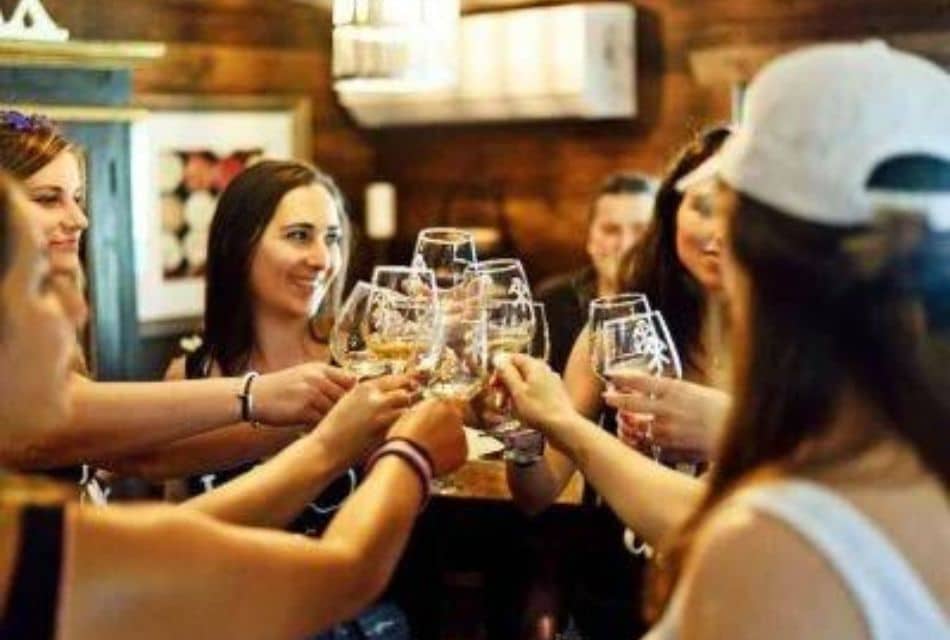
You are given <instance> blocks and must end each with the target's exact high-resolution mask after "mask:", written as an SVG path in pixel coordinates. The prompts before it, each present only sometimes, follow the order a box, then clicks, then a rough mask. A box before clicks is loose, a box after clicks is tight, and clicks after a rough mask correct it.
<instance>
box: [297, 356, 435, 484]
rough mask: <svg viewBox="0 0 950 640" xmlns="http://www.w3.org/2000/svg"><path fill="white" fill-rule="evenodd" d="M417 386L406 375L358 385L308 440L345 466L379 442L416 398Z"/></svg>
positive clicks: (335, 407)
mask: <svg viewBox="0 0 950 640" xmlns="http://www.w3.org/2000/svg"><path fill="white" fill-rule="evenodd" d="M418 388H419V385H418V383H417V382H416V381H415V379H414V378H413V377H411V376H407V375H393V376H383V377H381V378H376V379H374V380H367V381H365V382H361V383H359V384H358V385H356V386H355V387H353V389H351V390H350V391H349V392H347V393H346V394H345V395H344V396H343V397H342V398H340V400H339V401H338V402H337V403H336V405H335V406H334V407H333V408H332V409H331V410H330V412H329V413H328V414H327V415H326V417H325V418H323V420H321V421H320V424H318V425H317V428H316V429H314V431H313V433H312V434H311V436H308V437H314V438H318V439H319V440H321V441H322V442H324V443H325V445H326V447H327V450H328V451H329V452H330V453H331V454H332V455H334V456H337V457H338V459H339V460H340V462H341V464H343V465H346V466H348V465H349V464H351V463H353V462H355V461H356V460H359V459H360V458H362V457H363V456H364V455H365V454H367V453H368V452H369V451H371V450H372V449H374V448H375V447H376V446H378V445H379V443H380V442H382V439H383V437H384V436H385V435H386V430H387V429H389V427H390V426H391V425H392V424H393V423H394V422H395V421H396V420H397V419H399V417H400V416H402V415H403V414H404V413H405V412H406V410H407V409H408V408H409V407H410V406H411V405H412V403H413V402H415V400H416V398H417V397H418Z"/></svg>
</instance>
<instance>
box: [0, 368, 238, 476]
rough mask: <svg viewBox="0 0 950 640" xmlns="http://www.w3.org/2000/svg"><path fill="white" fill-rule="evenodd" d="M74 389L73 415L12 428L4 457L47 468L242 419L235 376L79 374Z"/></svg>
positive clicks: (15, 462)
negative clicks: (51, 424) (154, 378)
mask: <svg viewBox="0 0 950 640" xmlns="http://www.w3.org/2000/svg"><path fill="white" fill-rule="evenodd" d="M69 392H70V395H71V400H72V404H73V415H72V418H71V420H70V421H69V422H68V423H65V424H62V425H58V426H56V427H55V428H51V429H46V430H36V431H35V432H29V431H27V430H23V431H22V432H16V433H15V434H12V433H11V434H10V435H11V437H10V438H9V439H8V440H7V441H6V442H4V443H3V447H2V449H3V454H2V455H3V459H4V462H6V463H7V464H8V465H11V466H15V467H18V468H24V469H42V468H49V467H56V466H65V465H70V464H77V463H81V462H88V461H90V460H101V459H108V458H116V457H121V456H124V455H127V454H129V453H131V452H137V451H141V450H143V449H148V448H149V447H154V446H157V445H160V444H163V443H166V442H171V441H174V440H178V439H180V438H184V437H187V436H192V435H195V434H199V433H203V432H205V431H208V430H211V429H214V428H216V427H221V426H224V425H226V424H230V423H232V422H235V421H237V420H239V419H240V406H239V403H238V400H237V398H236V395H235V393H236V385H235V381H234V380H233V379H230V378H213V379H207V380H189V381H175V382H128V383H127V382H115V383H113V382H93V381H90V380H86V379H84V378H81V377H80V376H74V377H73V379H72V380H71V381H70V384H69Z"/></svg>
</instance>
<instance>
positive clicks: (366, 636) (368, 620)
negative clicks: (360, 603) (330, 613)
mask: <svg viewBox="0 0 950 640" xmlns="http://www.w3.org/2000/svg"><path fill="white" fill-rule="evenodd" d="M310 640H412V635H411V634H410V633H409V622H408V621H407V620H406V616H405V614H404V613H403V612H402V610H401V609H400V608H399V607H397V606H396V605H394V604H391V603H388V602H384V603H380V604H376V605H374V606H372V607H370V608H369V609H367V610H366V611H364V612H363V613H361V614H360V615H359V617H358V618H356V620H351V621H349V622H345V623H343V624H338V625H336V626H335V627H333V628H332V629H329V630H327V631H324V632H323V633H321V634H320V635H318V636H316V637H314V638H311V639H310Z"/></svg>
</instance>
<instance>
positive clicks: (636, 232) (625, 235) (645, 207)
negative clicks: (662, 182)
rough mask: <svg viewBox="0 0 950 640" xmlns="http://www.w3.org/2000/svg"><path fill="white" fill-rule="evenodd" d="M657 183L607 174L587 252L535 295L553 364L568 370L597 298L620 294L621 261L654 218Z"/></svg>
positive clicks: (648, 178) (643, 177)
mask: <svg viewBox="0 0 950 640" xmlns="http://www.w3.org/2000/svg"><path fill="white" fill-rule="evenodd" d="M655 194H656V181H655V180H654V178H653V177H651V176H648V175H646V174H642V173H637V172H633V171H630V172H621V173H615V174H613V175H611V176H609V177H608V178H607V179H606V180H604V182H603V184H601V186H600V188H599V189H598V190H597V194H596V195H595V196H594V200H593V202H591V205H590V211H589V213H588V218H587V219H588V225H587V247H586V249H587V256H588V257H589V258H590V261H589V263H588V264H587V265H585V266H584V267H583V268H581V269H580V270H578V271H574V272H571V273H567V274H562V275H558V276H554V277H553V278H550V279H549V280H547V281H545V282H543V283H541V284H540V285H539V286H538V288H537V295H536V298H537V299H538V300H539V301H540V302H543V303H544V305H545V309H546V311H547V317H548V323H549V326H550V332H551V366H552V367H553V368H554V370H555V371H564V367H565V365H566V364H567V358H568V356H569V355H570V353H571V347H573V346H574V341H575V340H576V339H577V334H579V333H580V331H581V328H583V326H584V323H585V322H587V307H588V305H589V304H590V301H591V300H593V299H594V298H599V297H602V296H609V295H614V294H616V293H620V291H621V289H622V283H621V282H620V265H621V261H622V259H623V256H624V255H626V254H627V252H628V251H630V249H631V248H632V247H633V246H634V244H635V243H636V242H637V240H638V239H639V238H640V236H641V235H642V234H643V232H644V231H645V230H646V228H647V226H648V225H649V224H650V219H651V218H652V216H653V203H654V197H655Z"/></svg>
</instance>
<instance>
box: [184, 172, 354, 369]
mask: <svg viewBox="0 0 950 640" xmlns="http://www.w3.org/2000/svg"><path fill="white" fill-rule="evenodd" d="M308 185H319V186H321V187H323V188H324V189H326V190H327V192H328V193H329V194H330V196H331V197H332V199H333V201H334V202H335V203H336V205H337V209H338V212H339V216H340V225H341V228H342V232H343V238H342V254H343V260H342V264H341V265H340V272H339V273H337V275H336V278H335V282H334V283H333V284H332V285H331V288H330V290H329V291H328V292H327V294H326V298H325V299H324V301H323V303H322V304H321V308H320V310H319V312H318V315H317V317H315V318H312V322H311V330H312V332H313V335H314V337H315V338H317V339H322V338H323V337H324V336H323V335H322V334H321V329H324V328H325V327H324V325H326V324H329V323H330V319H331V318H332V316H333V314H335V313H336V309H337V307H338V306H339V302H340V297H341V289H342V286H343V281H344V280H345V279H346V267H347V264H346V263H347V258H348V256H347V254H348V250H347V246H348V244H347V242H348V239H349V236H350V229H349V225H348V222H347V215H346V208H345V205H344V201H343V196H342V194H341V193H340V190H339V189H338V188H337V186H336V183H335V182H334V181H333V179H332V178H331V177H330V176H329V175H327V174H325V173H323V172H322V171H320V170H318V169H316V168H315V167H313V166H311V165H309V164H306V163H304V162H297V161H277V160H267V161H264V162H260V163H258V164H255V165H253V166H251V167H249V168H248V169H246V170H244V171H243V172H241V173H240V174H238V176H237V177H235V178H234V180H232V181H231V183H230V184H229V185H228V187H227V189H225V191H224V193H223V194H221V199H220V200H219V201H218V207H217V209H216V211H215V214H214V218H213V219H212V221H211V227H210V229H209V231H208V261H207V268H206V275H205V284H206V287H205V316H204V340H203V344H202V346H201V347H200V349H199V351H198V352H197V353H196V354H195V356H194V357H193V358H192V359H191V360H192V362H194V363H195V364H196V366H197V367H200V368H201V369H206V368H207V366H208V365H209V364H211V363H214V364H217V365H218V366H219V367H220V368H221V371H222V373H223V374H224V375H235V374H237V373H240V372H241V371H243V370H244V368H245V367H246V366H247V361H248V358H249V357H250V354H251V348H252V347H253V342H254V327H253V318H252V313H251V308H252V304H251V291H250V285H249V283H250V274H251V262H252V261H253V258H254V252H255V250H256V249H257V245H258V243H259V242H260V239H261V235H262V234H263V233H264V230H265V229H266V228H267V225H268V224H269V223H270V221H271V219H272V218H273V217H274V214H275V213H276V212H277V207H278V205H279V204H280V201H281V200H282V199H283V197H284V196H285V195H287V194H288V193H289V192H291V191H293V190H294V189H296V188H298V187H302V186H308ZM195 373H197V371H195Z"/></svg>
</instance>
